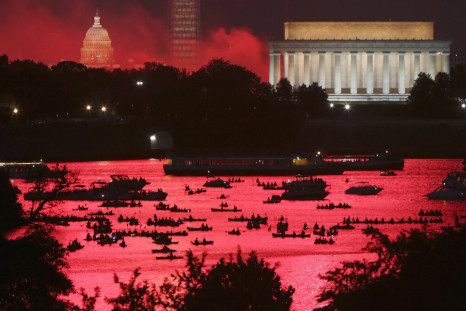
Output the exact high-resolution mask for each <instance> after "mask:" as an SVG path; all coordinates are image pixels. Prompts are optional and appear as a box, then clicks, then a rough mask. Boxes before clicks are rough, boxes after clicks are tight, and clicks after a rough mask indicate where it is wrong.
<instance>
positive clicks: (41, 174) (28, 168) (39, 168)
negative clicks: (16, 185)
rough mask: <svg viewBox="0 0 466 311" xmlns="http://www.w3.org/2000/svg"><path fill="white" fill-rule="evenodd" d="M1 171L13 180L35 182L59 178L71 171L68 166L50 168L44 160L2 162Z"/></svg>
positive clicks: (0, 164)
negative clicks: (41, 179) (42, 179)
mask: <svg viewBox="0 0 466 311" xmlns="http://www.w3.org/2000/svg"><path fill="white" fill-rule="evenodd" d="M0 171H4V172H5V173H7V175H8V177H9V178H11V179H26V180H35V179H39V178H59V177H63V176H64V175H66V174H67V173H68V172H69V171H68V170H67V169H66V165H64V166H63V167H61V168H60V167H59V166H58V163H57V165H56V166H55V167H52V168H50V167H48V166H47V165H46V164H45V163H44V162H43V161H42V160H41V161H36V162H0Z"/></svg>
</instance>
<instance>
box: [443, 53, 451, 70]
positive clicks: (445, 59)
mask: <svg viewBox="0 0 466 311" xmlns="http://www.w3.org/2000/svg"><path fill="white" fill-rule="evenodd" d="M442 71H443V72H445V73H450V53H448V52H442Z"/></svg>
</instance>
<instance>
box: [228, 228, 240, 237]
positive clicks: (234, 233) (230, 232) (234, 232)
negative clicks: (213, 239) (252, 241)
mask: <svg viewBox="0 0 466 311" xmlns="http://www.w3.org/2000/svg"><path fill="white" fill-rule="evenodd" d="M227 233H228V234H230V235H241V231H239V229H238V228H236V229H233V230H231V231H227Z"/></svg>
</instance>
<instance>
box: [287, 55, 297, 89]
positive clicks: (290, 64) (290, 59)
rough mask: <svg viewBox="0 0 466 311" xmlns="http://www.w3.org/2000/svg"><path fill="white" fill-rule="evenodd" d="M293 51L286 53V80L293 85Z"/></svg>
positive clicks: (294, 80)
mask: <svg viewBox="0 0 466 311" xmlns="http://www.w3.org/2000/svg"><path fill="white" fill-rule="evenodd" d="M294 54H295V53H294V52H290V53H289V54H288V80H289V81H290V84H291V86H295V83H296V79H295V76H296V74H295V72H296V70H295V68H294V62H295V57H294V56H295V55H294Z"/></svg>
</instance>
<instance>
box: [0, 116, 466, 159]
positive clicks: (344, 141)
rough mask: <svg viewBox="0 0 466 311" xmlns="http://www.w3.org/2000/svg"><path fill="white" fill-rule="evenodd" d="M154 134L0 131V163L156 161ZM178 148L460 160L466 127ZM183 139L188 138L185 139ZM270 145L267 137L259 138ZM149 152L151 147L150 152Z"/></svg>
mask: <svg viewBox="0 0 466 311" xmlns="http://www.w3.org/2000/svg"><path fill="white" fill-rule="evenodd" d="M159 130H164V131H168V132H170V130H167V129H166V128H160V126H157V124H155V123H154V122H150V121H133V122H126V123H121V122H120V123H115V122H114V123H102V122H62V123H58V122H57V123H49V124H36V125H24V124H22V125H21V124H16V125H10V126H8V127H2V128H0V141H1V142H2V143H1V147H0V160H1V161H27V160H39V159H43V160H44V161H48V162H56V161H59V162H63V161H93V160H125V159H143V158H150V157H157V156H161V155H163V154H164V153H165V151H166V150H158V149H151V140H150V136H151V135H153V133H156V132H157V131H159ZM207 134H208V133H206V135H205V136H203V137H202V139H199V146H198V147H197V148H196V147H195V148H193V146H189V147H186V146H183V145H180V144H179V143H178V144H177V142H179V141H183V140H186V137H182V138H181V137H179V136H180V135H183V133H181V134H180V133H178V134H175V135H174V137H173V140H174V147H175V149H174V150H171V151H172V152H174V153H177V152H184V153H186V152H188V153H189V152H190V150H191V151H192V150H195V152H196V153H199V154H202V153H206V154H207V153H212V152H216V153H224V154H231V153H234V154H236V155H237V154H242V153H243V154H248V153H249V154H250V153H256V154H260V153H262V154H264V153H275V154H276V153H281V154H286V153H290V154H292V153H297V152H314V151H316V150H322V151H323V152H324V153H325V154H328V155H344V154H372V153H374V152H378V151H382V150H386V149H388V150H390V151H391V153H392V154H396V155H398V156H401V157H405V158H463V157H464V156H465V155H466V145H465V143H464V137H466V121H464V120H435V121H424V120H401V121H393V120H374V121H371V120H311V121H308V122H307V123H306V125H304V126H302V127H301V129H300V130H299V131H297V132H296V134H295V135H294V136H293V138H292V139H290V140H289V141H288V142H287V143H286V144H276V145H274V146H273V148H270V149H259V148H258V149H257V150H255V149H251V148H250V146H247V145H248V144H247V143H246V142H247V141H246V140H247V138H244V140H245V147H244V149H241V148H237V147H235V148H231V149H229V150H225V148H221V149H220V148H219V149H216V148H215V147H212V145H215V144H212V142H209V143H210V144H209V146H208V147H206V146H205V145H203V142H205V141H208V140H209V136H208V135H207ZM186 135H189V134H186ZM264 140H268V141H270V140H273V137H264ZM152 147H153V146H152Z"/></svg>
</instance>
